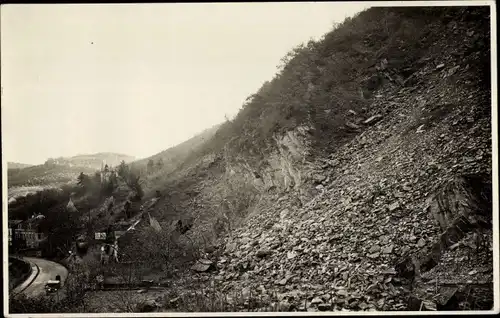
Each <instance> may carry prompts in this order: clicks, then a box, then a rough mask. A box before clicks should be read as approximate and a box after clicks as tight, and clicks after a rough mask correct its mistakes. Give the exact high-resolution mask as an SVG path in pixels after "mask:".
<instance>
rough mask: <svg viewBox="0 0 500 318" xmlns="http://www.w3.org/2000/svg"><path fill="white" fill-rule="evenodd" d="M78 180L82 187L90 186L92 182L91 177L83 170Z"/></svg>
mask: <svg viewBox="0 0 500 318" xmlns="http://www.w3.org/2000/svg"><path fill="white" fill-rule="evenodd" d="M77 180H78V182H77V184H78V185H79V186H80V187H84V188H88V187H89V186H90V183H91V182H92V180H91V179H90V177H89V176H88V175H86V174H85V173H83V172H80V175H79V176H78V179H77Z"/></svg>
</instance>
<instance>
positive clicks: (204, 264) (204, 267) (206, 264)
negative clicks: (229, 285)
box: [191, 259, 213, 273]
mask: <svg viewBox="0 0 500 318" xmlns="http://www.w3.org/2000/svg"><path fill="white" fill-rule="evenodd" d="M212 268H213V262H212V261H210V260H207V259H199V260H198V261H196V263H195V264H194V265H193V266H192V267H191V269H192V270H194V271H195V272H199V273H202V272H207V271H209V270H210V269H212Z"/></svg>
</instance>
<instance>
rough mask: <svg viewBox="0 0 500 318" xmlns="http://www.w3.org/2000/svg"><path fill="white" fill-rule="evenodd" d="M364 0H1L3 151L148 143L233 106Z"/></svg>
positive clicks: (91, 149) (33, 153)
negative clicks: (139, 0) (54, 0)
mask: <svg viewBox="0 0 500 318" xmlns="http://www.w3.org/2000/svg"><path fill="white" fill-rule="evenodd" d="M366 7H367V4H366V3H347V4H344V3H335V2H334V3H236V4H224V3H219V4H215V3H211V4H149V5H141V4H128V5H88V4H87V5H85V4H83V5H33V4H30V5H7V6H2V9H1V48H2V49H1V64H2V65H1V72H2V74H1V75H2V142H3V144H2V147H3V149H2V151H3V155H4V156H5V159H6V160H7V161H15V162H22V163H31V164H39V163H43V162H44V161H45V160H46V159H47V158H49V157H58V156H72V155H76V154H80V153H95V152H104V151H106V152H108V151H109V152H118V153H124V154H128V155H132V156H136V157H137V158H143V157H147V156H150V155H153V154H155V153H157V152H160V151H162V150H164V149H166V148H169V147H171V146H174V145H176V144H178V143H180V142H182V141H184V140H187V139H189V138H191V137H192V136H194V135H195V134H196V133H198V132H200V131H202V130H204V129H205V128H209V127H211V126H213V125H215V124H218V123H220V122H222V121H224V115H225V114H227V115H228V116H230V117H232V116H234V115H235V114H236V113H237V112H238V110H239V109H240V107H241V105H242V103H243V101H244V100H245V99H246V97H248V96H249V95H251V94H252V93H254V92H255V91H256V90H257V89H258V88H259V87H260V86H261V85H262V83H263V82H265V81H266V80H270V79H271V78H272V77H273V76H274V74H275V73H276V66H277V65H278V64H279V60H280V59H281V58H282V57H283V56H284V55H285V54H286V53H287V52H288V51H289V50H290V49H291V48H292V47H294V46H296V45H298V44H300V43H302V42H307V41H308V40H309V39H310V38H311V37H312V38H315V39H317V38H319V37H320V36H322V35H324V34H325V33H327V32H328V31H330V30H331V28H332V24H333V22H342V21H343V20H344V18H345V17H346V16H352V15H354V14H355V13H357V12H359V11H361V10H363V9H364V8H366Z"/></svg>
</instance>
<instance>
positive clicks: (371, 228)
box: [138, 8, 493, 311]
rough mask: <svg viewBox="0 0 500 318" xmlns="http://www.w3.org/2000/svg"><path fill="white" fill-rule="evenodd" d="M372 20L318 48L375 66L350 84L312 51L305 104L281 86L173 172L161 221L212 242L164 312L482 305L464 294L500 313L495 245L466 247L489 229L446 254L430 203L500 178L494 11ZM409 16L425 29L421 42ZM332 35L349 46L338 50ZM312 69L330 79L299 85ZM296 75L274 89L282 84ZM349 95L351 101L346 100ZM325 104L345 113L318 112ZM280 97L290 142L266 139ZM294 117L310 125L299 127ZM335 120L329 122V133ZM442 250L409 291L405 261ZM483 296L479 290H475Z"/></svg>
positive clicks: (280, 132)
mask: <svg viewBox="0 0 500 318" xmlns="http://www.w3.org/2000/svg"><path fill="white" fill-rule="evenodd" d="M370 10H372V9H370ZM370 10H368V11H367V13H365V14H364V15H359V16H358V17H356V18H354V19H353V20H352V21H348V23H347V22H346V23H345V24H344V26H343V27H341V28H339V29H337V30H335V31H333V32H331V33H330V34H329V35H327V36H326V37H325V40H324V41H323V42H321V43H320V44H318V47H319V48H320V49H318V50H319V51H321V50H323V49H324V51H326V53H325V52H322V53H325V54H326V55H327V56H328V58H330V57H331V56H333V57H336V56H337V55H336V54H340V55H341V56H343V55H342V54H343V53H345V52H329V51H328V50H330V49H331V50H334V49H336V50H339V51H340V50H341V49H344V50H347V51H348V53H346V54H351V53H352V52H355V53H356V54H358V53H359V54H358V55H359V56H358V55H356V54H354V53H353V56H355V57H356V58H358V59H359V60H361V61H364V62H362V63H358V64H356V65H357V66H359V69H352V67H353V66H349V65H351V64H350V63H347V64H342V65H340V66H342V67H343V68H342V69H340V70H338V69H335V70H333V71H332V72H333V73H334V71H337V72H338V73H339V74H338V76H339V77H342V78H346V81H349V80H350V81H351V82H347V84H346V83H336V82H335V81H333V80H331V78H329V76H330V75H324V74H329V73H328V72H329V70H325V69H326V68H327V67H326V66H325V65H327V66H328V67H330V66H331V65H330V64H328V63H330V62H331V61H330V60H328V61H327V60H325V59H326V58H325V59H323V60H322V58H321V57H318V56H314V55H313V53H314V52H315V51H314V50H312V51H311V52H313V53H311V55H313V56H312V57H311V56H308V55H306V57H308V58H309V59H310V60H313V61H314V62H311V63H312V64H311V65H313V66H314V67H316V66H318V67H317V68H318V70H316V69H307V67H304V66H303V65H299V64H300V63H298V62H297V60H296V61H295V62H294V63H295V64H293V63H291V64H289V69H291V70H292V71H293V70H294V68H295V69H297V70H298V71H297V72H296V73H300V72H301V68H302V69H304V68H305V71H304V74H305V75H304V77H303V78H302V77H301V78H300V81H298V82H293V81H292V79H291V78H290V80H289V82H293V85H291V88H290V89H291V90H292V89H297V91H295V92H296V93H294V94H292V95H286V94H288V93H289V92H288V91H287V90H285V89H282V90H278V89H276V92H277V93H276V92H274V94H276V96H271V97H269V96H268V97H266V98H269V101H268V102H266V103H262V104H259V103H257V104H255V105H254V106H255V107H253V108H252V107H250V106H248V107H246V108H245V107H244V110H243V111H242V112H241V114H239V115H238V116H240V115H241V116H240V117H241V118H240V119H238V117H237V119H236V120H235V123H233V127H231V126H230V125H229V124H228V125H227V126H223V127H222V128H220V129H219V132H218V133H217V134H216V135H215V136H214V139H213V142H212V145H214V144H215V145H222V146H221V148H220V149H219V148H217V147H213V149H215V150H213V151H212V150H211V151H205V152H200V153H201V154H203V156H201V157H200V158H198V160H196V161H195V162H196V164H192V165H188V166H186V167H183V169H180V170H177V171H174V172H173V173H172V176H171V177H170V178H169V179H168V185H167V186H166V187H165V188H166V189H167V191H166V194H165V197H163V198H161V199H160V200H159V202H158V204H157V206H156V207H155V209H154V211H151V214H152V215H153V216H154V217H156V218H157V219H158V220H160V221H161V222H162V221H163V222H165V223H166V222H169V221H171V219H172V218H178V217H180V216H182V215H193V216H195V217H196V221H195V225H194V227H193V229H192V230H191V231H190V232H188V234H187V235H186V236H187V237H189V238H190V239H193V240H195V241H196V240H200V241H203V242H206V241H212V242H214V248H211V249H208V250H207V249H205V251H206V252H207V255H206V256H205V257H206V258H208V259H210V261H211V262H212V266H205V265H204V264H206V263H207V262H206V261H205V263H204V264H202V266H195V267H193V270H188V271H187V272H185V273H184V274H183V275H180V276H181V277H182V278H181V279H179V280H177V281H176V282H174V283H173V286H176V288H175V290H177V291H179V290H180V291H179V292H178V293H177V294H175V293H174V294H172V293H170V294H168V296H167V298H165V299H162V298H161V297H160V298H159V300H158V301H159V302H160V303H162V304H161V305H159V306H160V307H161V308H160V309H159V310H170V309H172V304H173V303H174V302H173V301H172V300H173V299H179V298H178V297H181V298H182V297H183V296H182V295H191V294H192V293H193V292H195V291H200V290H204V291H206V290H217V291H220V292H221V293H222V294H225V295H229V296H228V297H227V298H225V300H224V302H225V303H229V304H231V306H233V307H231V309H232V310H240V311H241V310H243V311H245V310H272V311H274V310H282V311H289V310H292V311H293V310H299V311H305V310H307V311H317V310H321V311H325V310H433V309H442V308H444V307H446V306H455V307H454V308H455V309H456V308H458V305H457V304H455V305H450V299H452V298H453V297H455V298H454V299H455V301H456V302H462V305H463V304H465V303H468V304H469V305H470V303H471V300H470V299H468V300H467V299H466V300H465V301H464V300H463V298H464V297H463V296H460V293H462V294H464V293H465V294H466V295H476V296H477V295H478V294H482V295H486V296H485V297H484V298H485V299H482V300H481V301H480V300H479V299H477V297H476V296H474V297H476V298H475V300H474V301H473V303H474V304H473V306H472V307H474V306H475V308H479V309H485V308H486V309H487V308H488V306H489V304H491V297H490V296H489V294H491V291H492V287H491V285H490V283H491V282H492V280H493V274H492V272H493V269H492V255H491V254H492V253H491V251H492V249H491V245H490V247H486V248H484V249H481V250H480V251H478V250H476V249H475V247H474V244H473V243H471V242H473V240H472V237H473V236H474V235H480V236H484V240H485V241H486V242H488V241H489V242H491V240H492V235H491V229H489V230H488V229H486V230H480V231H478V232H477V233H476V234H473V233H464V235H463V237H460V238H459V239H457V240H458V242H456V244H453V245H451V244H444V245H440V244H439V242H440V240H441V239H442V238H443V236H442V232H443V230H442V229H441V228H440V227H439V226H438V222H437V221H436V219H435V218H434V215H433V212H432V211H431V210H432V209H431V208H430V202H431V200H430V199H431V198H432V196H433V195H434V194H436V193H438V192H439V191H440V190H441V189H442V188H443V186H446V185H447V184H448V183H449V182H450V181H451V180H454V179H455V178H456V177H458V176H461V175H463V174H479V173H482V174H485V175H486V176H489V178H491V174H492V164H491V160H492V141H491V136H492V127H491V87H490V84H491V83H490V74H489V69H490V65H489V63H490V50H489V41H490V38H489V30H490V28H489V24H488V22H487V21H488V19H489V18H488V14H487V10H484V9H467V10H465V9H463V10H458V9H457V10H450V11H449V12H448V11H446V10H444V13H442V12H441V11H439V12H438V11H435V12H436V13H435V16H432V15H426V14H423V13H422V12H417V11H418V10H415V11H412V12H410V11H405V12H403V11H404V9H401V8H400V9H394V10H388V11H380V10H379V9H377V10H378V11H377V10H372V11H370ZM382 13H383V14H382ZM424 13H425V12H424ZM427 13H432V12H430V11H428V12H427ZM384 14H385V15H384ZM419 14H420V18H419ZM378 15H380V16H381V17H391V18H390V19H392V20H390V21H392V22H391V23H392V24H391V25H390V27H393V28H394V30H392V29H391V32H388V34H397V36H395V37H394V38H390V41H389V40H387V39H385V40H383V39H378V37H379V36H381V35H380V34H378V33H377V32H378V31H379V30H378V29H376V28H379V27H381V26H380V25H379V24H377V23H378V22H380V19H379V20H377V19H378V18H379V16H378ZM370 17H371V19H372V20H368V18H370ZM424 17H425V18H426V19H427V17H428V19H429V21H424ZM387 19H389V18H387ZM411 19H414V20H412V22H411V23H413V26H414V27H415V26H418V25H420V26H421V28H422V29H423V30H424V31H422V32H421V33H416V34H414V33H411V32H413V31H411V30H412V28H410V27H408V24H409V23H410V22H408V21H410V20H411ZM420 19H421V20H420ZM374 21H375V22H374ZM395 21H396V22H395ZM368 22H370V23H368ZM372 22H373V24H371V23H372ZM411 23H410V25H411ZM373 25H375V26H373ZM387 25H388V24H386V27H387ZM372 26H373V28H374V29H370V28H371V27H372ZM353 28H357V29H353ZM374 30H375V31H374ZM386 31H387V30H386ZM392 31H394V32H392ZM408 32H410V33H408ZM345 34H348V35H349V36H351V37H349V36H346V35H345ZM352 34H354V35H352ZM408 34H410V35H408ZM411 35H415V36H417V35H418V38H411ZM344 36H345V37H344ZM331 38H333V39H334V40H335V39H337V40H335V41H337V42H338V43H337V44H341V45H340V46H338V47H335V46H334V45H331V43H334V44H335V42H334V40H331V41H333V42H328V41H329V40H328V39H331ZM353 39H356V40H359V41H360V42H359V43H358V42H356V43H351V42H350V41H349V40H353ZM378 41H380V43H384V45H385V46H384V45H381V44H380V43H379V42H378ZM383 41H387V42H388V43H386V42H383ZM362 43H363V44H362ZM408 43H409V44H408ZM412 45H413V46H412ZM312 46H313V47H314V45H312ZM379 46H381V47H379ZM331 47H334V49H332V48H331ZM337 57H338V56H337ZM349 57H350V58H351V57H352V56H349ZM333 60H334V61H335V60H336V59H333ZM351 61H352V60H351ZM371 61H373V63H371ZM299 62H300V59H299ZM335 65H337V64H335V63H334V64H333V66H335ZM363 65H365V66H366V67H365V68H362V67H361V66H363ZM333 66H332V67H333ZM337 66H338V65H337ZM340 66H339V67H340ZM311 67H312V66H311ZM316 71H318V72H319V73H321V74H323V75H321V76H322V77H320V78H319V79H318V80H317V81H316V83H312V82H314V81H310V82H309V83H308V84H304V85H302V84H303V82H304V83H307V78H308V77H311V76H312V75H311V74H312V73H315V72H316ZM292 73H294V72H292ZM345 73H349V74H350V75H352V77H355V78H356V81H354V80H351V78H350V77H349V76H348V77H346V76H345ZM351 73H352V74H351ZM284 74H285V73H284ZM285 75H286V74H285ZM285 75H282V76H281V79H280V78H278V79H276V80H273V82H272V83H271V84H268V85H270V87H273V85H275V86H277V87H282V86H286V85H287V84H286V83H287V82H286V80H287V78H286V76H285ZM358 77H359V78H358ZM283 78H285V80H284V81H285V84H284V83H283V82H280V80H282V79H283ZM321 81H324V83H321ZM332 81H333V82H332ZM276 83H278V84H276ZM318 83H319V84H318ZM295 84H296V85H295ZM334 84H335V85H336V84H338V85H340V86H339V87H341V88H342V89H344V90H345V91H342V90H340V88H338V87H337V86H335V85H334ZM294 85H295V86H294ZM300 85H302V86H300ZM341 85H343V86H341ZM297 86H300V87H299V88H297ZM330 87H334V88H332V90H331V91H326V93H325V91H323V89H325V90H326V89H330ZM267 89H269V87H267ZM263 90H265V89H263ZM270 90H272V88H271V89H270ZM353 91H354V92H359V95H360V96H358V97H355V96H354V95H352V92H353ZM264 93H265V92H264ZM264 93H262V94H264ZM343 93H345V94H344V95H345V96H343V97H342V98H344V97H346V96H347V97H346V98H344V99H342V98H339V97H338V96H342V94H343ZM281 94H282V95H281ZM302 94H303V95H305V96H306V95H308V94H309V95H315V94H316V98H317V99H316V100H315V99H314V98H315V97H314V96H313V97H312V99H309V100H308V101H307V103H309V104H312V106H311V105H308V106H309V108H310V109H308V108H307V107H305V106H304V107H303V109H308V111H303V109H302V108H300V107H298V106H297V105H299V106H301V105H304V104H306V102H304V101H303V100H302V99H301V98H302V97H301V96H302ZM285 95H286V96H285ZM328 95H334V97H335V98H336V99H335V98H334V99H333V100H334V102H336V103H337V104H334V103H333V102H331V100H329V101H327V102H325V103H324V104H320V103H319V101H321V100H322V99H321V98H326V97H328ZM318 96H319V97H318ZM325 96H326V97H325ZM263 98H264V97H262V99H263ZM272 98H277V99H278V100H279V99H283V100H285V99H287V98H292V99H291V100H289V101H286V103H285V104H287V103H289V104H293V105H294V107H295V106H297V108H294V109H292V110H290V109H286V111H287V113H286V114H285V113H283V114H281V113H280V114H279V115H283V116H285V117H286V116H288V117H287V118H288V119H287V120H288V121H287V122H286V123H285V124H284V125H282V126H281V127H280V129H274V128H269V127H270V126H272V125H270V121H271V120H274V119H276V118H278V117H279V116H277V115H276V113H273V111H276V109H280V107H281V106H280V105H278V106H275V104H273V103H274V102H275V101H274V100H272ZM312 101H315V102H318V104H314V103H313V102H312ZM271 104H272V105H273V106H275V107H274V108H273V107H270V105H271ZM332 104H333V106H332ZM287 105H288V104H287ZM287 105H285V106H287ZM266 106H268V107H267V108H266ZM297 109H299V110H297ZM293 111H297V112H300V111H302V112H303V113H301V114H300V115H301V117H300V116H297V118H294V117H293V115H294V113H293ZM299 117H300V120H299ZM237 120H241V122H237ZM325 121H330V123H331V125H330V127H327V128H328V129H327V128H324V127H323V126H325ZM237 124H238V125H237ZM240 124H241V125H240ZM266 125H269V127H267V126H266ZM234 126H237V127H234ZM240 126H242V127H240ZM254 126H255V127H254ZM227 127H230V128H227ZM322 127H323V128H324V129H323V128H322ZM252 129H253V130H252ZM221 131H222V132H224V133H225V135H224V134H223V133H221ZM228 131H229V132H232V133H233V135H231V134H228V133H227V132H228ZM339 136H340V137H342V142H340V139H338V138H340V137H339ZM264 137H266V138H267V139H265V140H264V141H262V140H261V139H262V138H264ZM224 138H225V139H224ZM218 149H219V150H220V151H219V150H218ZM243 150H244V151H243ZM161 185H162V186H165V184H161ZM158 186H160V184H158ZM219 221H220V222H219ZM219 223H222V224H223V225H222V226H221V229H219V228H218V227H217V226H216V225H217V224H219ZM221 233H222V235H221V237H220V238H219V239H218V240H217V236H218V235H220V234H221ZM224 233H226V234H225V235H224ZM445 233H447V232H445ZM138 235H140V234H138ZM435 246H437V247H438V248H439V254H440V255H439V256H440V257H438V258H437V259H438V263H437V264H434V265H435V266H433V267H432V268H428V267H425V266H424V267H423V268H422V269H421V273H420V275H412V276H411V277H410V280H408V279H407V278H406V277H404V275H403V276H402V275H400V274H401V273H400V272H401V271H398V268H400V267H401V265H398V264H401V263H402V261H404V260H406V259H409V257H410V258H411V257H413V258H414V259H417V261H418V260H420V259H423V258H422V257H421V256H422V255H424V254H426V253H428V252H429V251H433V252H434V251H435V250H434V247H435ZM429 253H430V252H429ZM424 256H425V255H424ZM406 265H408V266H413V265H411V264H409V263H408V264H406ZM424 265H425V264H424ZM452 265H453V266H452ZM474 284H476V285H478V286H481V288H483V290H482V291H481V289H479V291H476V292H475V291H471V286H472V285H474ZM450 286H451V287H450ZM450 288H451V289H450ZM208 293H209V292H208ZM410 296H411V297H410ZM452 296H453V297H452ZM465 298H467V297H465ZM412 299H416V300H415V301H414V302H413V301H412ZM457 299H461V300H460V301H459V300H457ZM415 303H416V304H417V305H415ZM451 303H453V301H451ZM479 303H481V304H479ZM174 307H175V306H174ZM415 307H418V308H416V309H415ZM177 308H179V307H177ZM174 310H175V309H174Z"/></svg>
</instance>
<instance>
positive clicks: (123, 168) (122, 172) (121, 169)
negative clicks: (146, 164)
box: [118, 160, 129, 179]
mask: <svg viewBox="0 0 500 318" xmlns="http://www.w3.org/2000/svg"><path fill="white" fill-rule="evenodd" d="M128 171H129V167H128V166H127V165H126V164H125V160H122V161H121V162H120V165H119V166H118V176H119V177H120V178H122V179H125V178H126V177H127V174H128Z"/></svg>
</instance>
